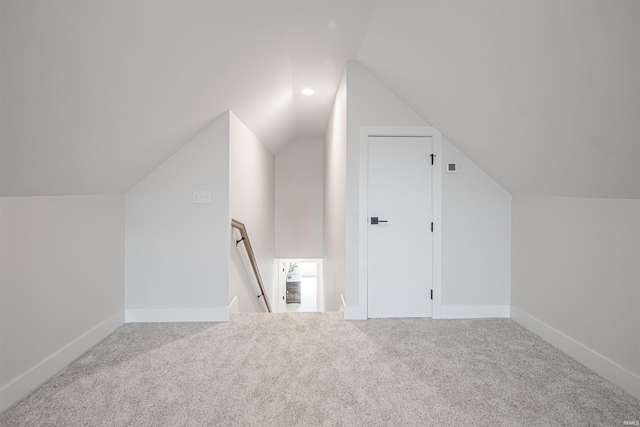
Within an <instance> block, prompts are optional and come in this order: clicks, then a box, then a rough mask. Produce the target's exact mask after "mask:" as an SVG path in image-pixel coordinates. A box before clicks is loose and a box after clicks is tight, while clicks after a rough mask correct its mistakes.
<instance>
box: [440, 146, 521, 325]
mask: <svg viewBox="0 0 640 427" xmlns="http://www.w3.org/2000/svg"><path fill="white" fill-rule="evenodd" d="M442 149H443V153H442V154H443V159H442V160H443V171H444V172H443V177H442V316H443V317H466V316H465V314H464V313H465V311H467V310H471V311H473V310H483V311H484V312H485V315H492V314H491V313H494V314H493V315H495V316H508V315H509V311H508V310H509V308H508V306H509V292H510V286H511V195H510V194H509V193H508V192H507V191H506V190H505V189H504V188H502V187H501V186H500V185H498V184H497V183H496V182H495V181H494V180H493V179H492V178H491V177H489V176H488V175H487V174H486V173H485V172H484V171H482V170H481V169H480V168H479V167H478V166H477V165H476V164H475V163H473V162H472V161H471V160H470V159H469V158H468V157H467V156H465V155H464V154H463V153H461V152H460V150H458V149H457V148H456V147H455V146H454V145H453V144H451V142H449V141H448V140H447V139H446V138H443V144H442ZM447 163H456V164H457V172H456V173H447V172H446V164H447ZM477 306H481V307H477ZM474 307H475V308H474ZM477 312H478V313H479V314H480V312H479V311H477ZM469 315H472V312H469Z"/></svg>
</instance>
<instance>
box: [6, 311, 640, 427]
mask: <svg viewBox="0 0 640 427" xmlns="http://www.w3.org/2000/svg"><path fill="white" fill-rule="evenodd" d="M638 419H640V401H638V400H637V399H635V398H633V397H632V396H630V395H629V394H626V393H625V392H623V391H622V390H620V389H619V388H617V387H616V386H614V385H613V384H611V383H609V382H607V381H606V380H604V379H602V378H600V377H598V376H597V375H595V374H594V373H593V372H591V371H590V370H588V369H587V368H585V367H583V366H582V365H580V364H578V363H577V362H575V361H574V360H573V359H571V358H569V357H568V356H566V355H564V354H563V353H561V352H560V351H558V350H556V349H555V348H553V347H551V346H550V345H548V344H546V343H545V342H543V341H542V340H540V339H539V338H537V337H536V336H535V335H533V334H531V333H530V332H528V331H526V330H525V329H523V328H522V327H520V326H519V325H517V324H516V323H515V322H513V321H511V320H509V319H482V320H432V319H389V320H368V321H360V322H349V321H344V320H342V315H341V313H295V314H294V313H291V314H272V315H268V314H248V313H245V314H236V315H232V318H231V321H230V322H228V323H218V324H213V323H180V324H175V323H174V324H167V323H162V324H127V325H125V326H123V327H122V328H120V329H118V330H117V331H116V332H115V333H114V334H112V335H111V336H109V337H108V338H107V339H105V340H104V341H103V342H101V343H100V344H98V345H97V346H95V347H94V348H93V349H91V350H90V351H89V352H87V353H86V354H84V355H83V356H82V357H80V358H79V359H78V360H76V361H75V362H74V363H72V364H71V365H69V366H68V367H67V368H66V369H64V370H63V371H61V372H60V373H59V374H57V375H56V376H54V377H53V378H52V379H51V380H49V381H47V382H46V383H45V384H43V385H42V386H41V387H40V388H38V389H37V390H35V391H34V392H33V393H31V394H30V395H29V396H27V397H26V398H25V399H23V400H22V401H20V402H18V403H17V404H16V405H14V406H13V407H11V408H9V409H8V410H7V411H5V412H4V413H2V414H0V425H2V426H35V425H47V426H79V425H87V426H100V425H104V426H125V425H126V426H182V425H188V426H200V425H220V426H254V425H256V426H315V425H328V426H461V425H477V426H507V425H509V426H514V425H517V426H545V427H548V426H560V425H563V426H568V425H571V426H601V425H602V426H621V425H623V424H624V422H625V421H635V420H638Z"/></svg>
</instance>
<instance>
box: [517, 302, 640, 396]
mask: <svg viewBox="0 0 640 427" xmlns="http://www.w3.org/2000/svg"><path fill="white" fill-rule="evenodd" d="M511 318H512V319H513V320H515V321H516V322H518V323H519V324H520V325H522V326H523V327H524V328H526V329H528V330H529V331H531V332H533V333H534V334H536V335H538V336H540V338H542V339H543V340H545V341H546V342H548V343H549V344H551V345H552V346H554V347H556V348H558V349H559V350H562V351H563V352H565V353H566V354H568V355H569V356H571V357H573V358H574V359H576V360H577V361H578V362H580V363H582V364H583V365H584V366H586V367H587V368H589V369H591V370H592V371H594V372H595V373H596V374H598V375H600V376H602V377H604V378H606V379H607V380H609V381H611V382H612V383H614V384H615V385H617V386H618V387H620V388H621V389H623V390H624V391H626V392H627V393H629V394H631V395H633V396H634V397H636V398H637V399H640V376H638V375H637V374H634V373H633V372H631V371H629V370H627V369H626V368H624V367H622V366H620V365H619V364H617V363H616V362H614V361H613V360H611V359H609V358H607V357H606V356H603V355H601V354H600V353H598V352H596V351H594V350H592V349H590V348H589V347H587V346H585V345H584V344H582V343H580V342H578V341H576V340H575V339H573V338H571V337H570V336H568V335H565V334H564V333H562V332H560V331H558V330H557V329H555V328H554V327H552V326H550V325H548V324H546V323H544V322H543V321H541V320H539V319H536V318H535V317H533V316H531V315H530V314H527V313H525V312H524V311H522V310H519V309H517V308H515V307H511Z"/></svg>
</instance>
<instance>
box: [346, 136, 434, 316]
mask: <svg viewBox="0 0 640 427" xmlns="http://www.w3.org/2000/svg"><path fill="white" fill-rule="evenodd" d="M376 136H381V137H385V136H418V137H431V138H432V141H433V154H435V159H434V164H433V168H432V172H431V173H432V181H431V185H432V189H431V197H432V198H433V205H432V206H433V223H434V227H433V248H432V249H433V251H432V254H433V263H432V265H433V267H432V270H433V271H432V275H433V276H432V286H433V301H432V318H434V319H438V318H440V317H441V306H442V134H441V133H440V132H438V130H437V129H435V128H434V127H432V126H360V147H359V148H360V150H359V151H360V152H359V154H360V155H359V157H360V162H359V171H358V173H359V176H358V178H359V180H358V181H359V191H358V195H359V196H358V212H359V218H358V231H359V232H358V249H359V250H358V310H357V311H358V313H352V314H353V315H354V318H360V319H367V318H368V317H369V316H368V314H369V313H368V271H369V264H368V259H369V256H368V255H369V253H368V251H369V249H368V242H369V236H368V232H369V229H368V219H369V218H368V212H367V210H368V201H369V193H368V191H369V190H368V188H369V186H368V184H369V182H368V181H369V173H368V171H369V138H370V137H376ZM345 311H346V310H345ZM345 315H347V313H346V312H345ZM349 317H351V316H349Z"/></svg>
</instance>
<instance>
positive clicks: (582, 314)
mask: <svg viewBox="0 0 640 427" xmlns="http://www.w3.org/2000/svg"><path fill="white" fill-rule="evenodd" d="M512 233H513V237H512V239H513V253H512V257H513V264H512V276H513V277H512V289H511V305H512V313H513V317H514V319H516V320H517V321H518V322H520V323H522V324H523V325H525V326H526V327H528V328H529V329H531V330H532V331H534V332H536V333H538V334H540V335H541V336H542V337H543V338H545V339H547V340H548V341H549V342H551V343H552V344H554V345H556V346H557V347H559V348H561V349H562V350H564V351H566V352H567V353H569V354H570V355H571V356H573V357H575V358H576V359H578V361H580V362H581V363H583V364H585V365H587V366H589V367H590V368H591V369H593V370H595V371H596V372H597V373H599V374H600V375H603V376H605V377H606V378H608V379H610V380H612V381H613V382H615V383H616V384H618V385H620V386H622V387H623V388H625V389H626V390H627V391H629V392H631V393H632V394H634V395H635V396H636V397H638V398H640V310H639V309H638V302H639V301H640V286H638V283H640V282H639V280H640V279H639V278H640V262H639V260H640V258H639V256H638V255H639V254H640V200H619V199H584V198H564V197H544V196H524V195H523V196H514V199H513V228H512Z"/></svg>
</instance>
